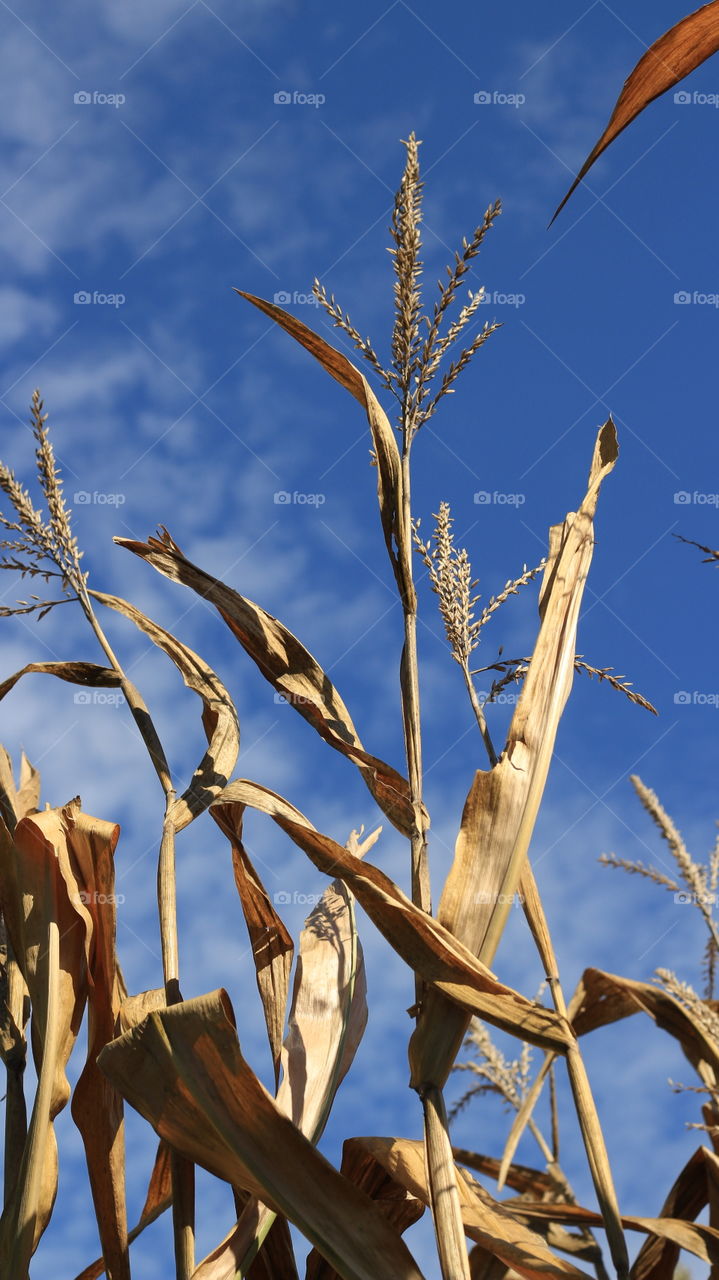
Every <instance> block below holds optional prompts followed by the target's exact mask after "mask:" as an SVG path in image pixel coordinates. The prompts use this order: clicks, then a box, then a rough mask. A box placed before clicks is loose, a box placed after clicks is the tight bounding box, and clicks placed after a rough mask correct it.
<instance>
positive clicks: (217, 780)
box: [90, 591, 240, 831]
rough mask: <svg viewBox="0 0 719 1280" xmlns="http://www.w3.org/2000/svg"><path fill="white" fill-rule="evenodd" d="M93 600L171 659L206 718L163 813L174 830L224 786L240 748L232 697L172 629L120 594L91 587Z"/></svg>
mask: <svg viewBox="0 0 719 1280" xmlns="http://www.w3.org/2000/svg"><path fill="white" fill-rule="evenodd" d="M90 594H91V595H92V597H93V599H94V600H97V601H98V602H99V603H100V604H104V605H106V606H107V608H108V609H114V610H115V611H116V612H117V613H121V614H122V615H123V617H125V618H129V619H130V621H131V622H134V623H135V626H136V627H138V628H139V630H140V631H142V632H143V633H144V634H145V635H146V636H148V637H149V638H150V640H152V642H153V644H156V645H157V647H158V648H159V649H162V651H163V653H166V654H167V656H168V658H171V659H172V661H173V662H174V664H175V666H176V667H177V670H178V671H179V673H180V675H181V676H182V679H183V680H184V682H185V684H186V685H187V687H188V689H192V690H193V691H194V692H195V693H197V694H199V696H200V698H201V699H202V702H203V707H204V719H205V723H211V725H212V731H211V741H210V743H209V746H208V749H207V751H206V752H205V754H204V756H203V758H202V760H201V761H200V763H199V765H198V766H197V768H196V769H195V772H194V774H193V777H192V781H191V782H190V785H189V787H188V788H187V790H186V791H185V792H184V794H183V795H181V796H179V797H178V798H177V800H175V802H174V804H173V805H172V808H171V809H170V812H169V814H168V818H169V820H170V821H171V823H172V825H173V826H174V829H175V831H182V829H183V827H186V826H188V824H189V823H190V822H192V820H193V818H196V817H198V815H199V814H201V813H204V811H205V809H206V808H207V807H208V805H209V804H211V802H212V800H213V799H214V798H215V796H217V795H218V794H219V792H220V791H221V790H222V788H223V787H224V786H225V784H226V782H227V779H228V778H229V777H230V774H231V773H232V770H233V769H234V767H235V763H236V761H237V756H238V753H239V749H240V727H239V724H238V720H237V712H236V710H235V707H234V704H233V702H232V699H231V697H230V695H229V693H228V692H227V690H226V689H225V686H224V685H223V684H222V682H221V681H220V679H219V677H218V676H216V675H215V672H214V671H213V670H212V668H211V667H208V665H207V663H206V662H204V661H203V659H202V658H201V657H200V656H199V655H198V654H196V653H195V652H194V651H193V650H192V649H190V648H189V647H188V646H187V645H186V644H183V643H182V642H181V641H180V640H178V639H177V638H176V637H175V636H173V635H172V634H171V632H169V631H166V630H165V629H164V627H161V626H159V625H158V623H156V622H153V621H152V619H151V618H148V617H146V615H145V614H144V613H141V611H140V610H139V609H136V608H135V606H134V605H132V604H130V603H129V601H127V600H122V599H121V598H120V597H119V596H110V595H106V594H105V593H104V592H102V591H92V592H90Z"/></svg>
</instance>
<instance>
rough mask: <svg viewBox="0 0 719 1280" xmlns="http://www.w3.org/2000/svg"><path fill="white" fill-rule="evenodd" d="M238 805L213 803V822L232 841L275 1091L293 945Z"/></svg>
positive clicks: (278, 1072) (277, 1081) (241, 809)
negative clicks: (251, 851)
mask: <svg viewBox="0 0 719 1280" xmlns="http://www.w3.org/2000/svg"><path fill="white" fill-rule="evenodd" d="M244 811H245V810H244V805H240V804H234V805H233V804H227V805H220V804H217V805H214V806H213V807H212V809H211V810H210V812H211V814H212V816H213V818H214V819H215V822H216V823H217V825H218V826H219V827H220V829H221V830H222V831H224V833H225V835H226V836H227V837H228V839H229V841H230V843H231V845H232V867H233V870H234V874H235V884H236V886H237V892H238V893H239V895H240V903H241V905H242V912H243V915H244V917H245V923H246V925H247V932H248V933H249V935H250V945H251V947H252V958H253V960H254V964H255V975H256V978H257V986H258V989H259V992H260V999H261V1000H262V1009H263V1012H264V1015H265V1024H266V1026H267V1036H268V1039H269V1042H270V1050H271V1052H272V1062H273V1065H274V1069H275V1089H276V1088H277V1085H278V1083H279V1078H280V1055H281V1053H282V1033H283V1031H284V1026H285V1011H286V1009H287V997H288V994H289V989H290V973H291V971H292V957H293V955H294V943H293V941H292V938H291V937H290V935H289V933H288V932H287V929H286V928H285V925H284V923H283V921H282V918H281V917H280V916H279V915H278V914H277V912H276V911H275V908H274V906H273V904H272V903H271V901H270V898H269V895H268V893H267V890H266V889H265V886H264V885H263V883H262V881H261V879H260V877H259V876H258V874H257V871H256V869H255V867H254V866H253V863H252V860H251V859H250V857H249V855H248V853H247V850H246V849H245V846H244V844H243V842H242V819H243V815H244Z"/></svg>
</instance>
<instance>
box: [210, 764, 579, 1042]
mask: <svg viewBox="0 0 719 1280" xmlns="http://www.w3.org/2000/svg"><path fill="white" fill-rule="evenodd" d="M228 801H232V802H235V801H240V802H241V803H243V804H247V805H248V806H249V807H251V808H253V809H258V810H259V811H260V812H263V813H266V814H268V815H269V817H271V818H272V819H273V820H274V821H275V822H276V823H277V824H278V826H280V827H282V829H283V831H286V832H287V834H288V835H289V836H290V838H291V839H292V840H293V841H294V842H295V844H297V845H298V846H299V847H300V848H301V849H303V850H304V852H305V853H306V854H307V856H308V857H309V858H310V860H311V861H312V862H313V863H314V864H315V866H316V867H318V868H319V870H320V871H323V872H324V873H325V874H326V875H330V876H337V875H338V876H339V877H340V879H341V880H343V882H344V883H345V884H346V885H347V888H348V889H350V890H351V891H352V893H353V894H354V895H355V897H356V898H357V900H358V902H360V903H361V904H362V906H363V907H364V909H365V911H366V912H367V914H368V915H369V916H370V918H371V919H372V920H373V921H374V923H375V925H376V926H377V928H378V929H379V930H380V932H381V933H382V934H384V936H385V938H386V939H387V941H388V942H389V944H390V946H392V947H393V948H394V950H395V951H397V952H398V954H399V955H401V956H402V959H403V960H405V962H406V963H407V964H408V965H409V966H410V968H411V969H412V970H413V971H415V972H417V973H419V974H420V975H421V977H422V978H423V980H424V981H425V982H427V983H429V984H430V985H432V986H435V987H437V989H438V990H439V991H440V992H443V993H444V994H445V995H446V996H447V997H448V999H449V1001H454V1002H456V1003H457V1004H458V1005H459V1006H460V1007H461V1009H463V1010H465V1011H466V1012H467V1013H469V1014H473V1013H474V1014H477V1015H478V1016H479V1017H482V1018H486V1019H487V1021H488V1022H491V1023H492V1024H493V1025H494V1026H497V1027H501V1028H502V1030H505V1031H509V1032H510V1033H511V1034H512V1035H515V1036H519V1037H520V1038H522V1039H524V1040H528V1041H530V1043H532V1044H538V1045H539V1046H540V1047H541V1048H550V1047H551V1048H553V1049H556V1050H557V1051H558V1052H560V1053H563V1052H566V1049H567V1047H568V1045H569V1044H571V1043H572V1036H571V1033H570V1032H569V1028H568V1024H567V1023H566V1021H565V1020H564V1019H563V1018H560V1017H558V1016H557V1015H556V1014H555V1013H554V1012H553V1011H551V1010H549V1009H545V1008H543V1007H542V1006H541V1005H539V1004H536V1003H535V1002H533V1001H531V1000H527V999H526V997H525V996H522V995H519V994H518V993H517V992H516V991H512V990H511V988H510V987H506V986H504V985H503V984H502V983H501V982H499V981H498V980H497V978H495V976H494V974H493V973H492V972H491V971H490V970H489V969H488V968H487V967H486V966H485V965H483V964H482V963H481V962H480V961H478V960H477V959H476V958H475V957H474V956H473V955H472V953H471V952H470V951H468V950H467V948H466V947H465V946H463V945H462V943H461V942H459V941H458V939H456V938H454V937H453V935H452V934H450V933H449V931H448V930H447V929H445V928H444V927H443V926H442V925H441V924H440V923H439V922H438V921H437V920H434V919H433V918H432V916H428V915H427V914H426V913H425V912H424V911H421V910H420V909H419V908H418V907H416V906H415V905H414V904H413V903H412V902H410V900H409V898H407V897H406V896H405V894H403V893H402V891H401V890H400V889H399V888H398V887H397V885H396V884H394V882H393V881H392V880H390V878H389V876H386V875H385V874H384V872H383V871H380V869H379V868H378V867H375V866H373V865H372V864H371V863H369V862H367V861H366V860H362V859H360V858H358V857H357V856H356V855H355V854H353V853H351V852H350V851H349V850H348V849H343V848H342V846H341V845H340V844H337V842H336V841H334V840H332V839H330V838H329V836H325V835H322V834H320V832H319V831H316V830H315V828H314V827H313V826H312V824H311V823H310V822H309V821H308V819H307V818H305V817H304V815H303V814H301V813H300V812H299V810H298V809H295V808H294V806H293V805H291V804H289V803H288V802H287V801H286V800H283V799H282V798H281V797H280V796H278V795H275V793H274V792H272V791H269V790H268V789H267V788H266V787H261V786H260V785H259V784H258V783H255V782H248V781H247V780H245V779H242V780H236V781H234V782H231V783H230V785H229V786H228V787H227V788H226V789H225V791H224V792H223V794H222V796H221V797H220V802H221V803H227V802H228ZM450 1007H451V1005H450Z"/></svg>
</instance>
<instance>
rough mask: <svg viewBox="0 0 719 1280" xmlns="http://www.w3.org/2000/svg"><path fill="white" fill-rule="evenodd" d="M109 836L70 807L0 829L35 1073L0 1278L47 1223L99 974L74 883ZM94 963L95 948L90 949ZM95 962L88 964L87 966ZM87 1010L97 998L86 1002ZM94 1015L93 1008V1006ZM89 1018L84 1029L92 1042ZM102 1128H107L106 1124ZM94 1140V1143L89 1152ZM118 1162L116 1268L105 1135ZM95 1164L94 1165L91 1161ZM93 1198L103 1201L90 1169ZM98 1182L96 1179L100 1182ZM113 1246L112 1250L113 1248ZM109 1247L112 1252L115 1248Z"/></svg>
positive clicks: (3, 878) (81, 895) (1, 891)
mask: <svg viewBox="0 0 719 1280" xmlns="http://www.w3.org/2000/svg"><path fill="white" fill-rule="evenodd" d="M117 836H118V828H117V827H115V826H114V825H113V824H111V823H102V822H99V821H98V820H97V819H92V818H89V817H87V816H86V815H83V814H81V812H80V809H79V804H78V802H77V801H74V802H72V803H71V804H69V805H67V806H66V807H65V809H63V810H58V809H54V810H52V809H50V810H46V811H44V812H43V813H38V814H34V815H32V816H27V817H25V818H23V819H22V821H21V822H19V823H18V825H17V827H16V829H15V832H14V837H12V836H11V835H10V833H9V832H8V830H7V828H6V827H5V825H4V823H3V824H2V826H0V900H1V901H2V911H3V916H4V918H5V921H6V924H7V929H8V934H9V937H10V941H11V944H12V948H13V952H14V954H15V956H16V959H17V962H18V965H19V967H20V969H21V972H22V975H23V978H24V980H25V983H26V985H27V989H28V992H29V995H30V999H31V1003H32V1011H33V1014H32V1016H33V1051H34V1055H35V1061H36V1067H37V1072H38V1087H37V1092H36V1095H35V1104H34V1107H33V1114H32V1118H31V1122H30V1128H29V1131H28V1135H27V1141H26V1144H25V1149H24V1153H23V1157H22V1161H21V1164H20V1169H19V1173H18V1176H17V1182H16V1186H15V1191H14V1194H13V1196H12V1198H11V1200H10V1201H9V1203H8V1204H7V1205H6V1208H5V1211H4V1213H3V1217H2V1220H1V1222H0V1260H1V1261H2V1263H3V1267H2V1270H3V1273H4V1274H7V1275H12V1276H17V1277H18V1280H21V1278H22V1277H24V1276H25V1275H26V1274H27V1268H28V1265H29V1261H30V1257H31V1256H32V1253H33V1252H34V1250H35V1248H36V1247H37V1244H38V1241H39V1239H40V1236H41V1235H42V1232H43V1231H44V1229H45V1227H46V1226H47V1222H48V1220H49V1217H50V1214H51V1212H52V1206H53V1203H54V1199H55V1193H56V1189H57V1145H56V1141H55V1134H54V1127H53V1122H54V1120H55V1117H56V1116H57V1114H58V1113H59V1112H60V1111H61V1110H62V1108H63V1107H64V1106H65V1105H66V1104H67V1101H68V1099H69V1096H70V1086H69V1084H68V1081H67V1078H66V1075H65V1070H66V1066H67V1062H68V1060H69V1057H70V1054H71V1052H72V1048H73V1045H74V1043H75V1040H76V1037H77V1034H78V1030H79V1027H80V1023H81V1021H82V1016H83V1012H84V1008H85V1003H86V1000H87V998H88V991H89V989H90V986H91V984H92V982H93V981H94V978H95V974H94V973H93V969H95V970H96V972H97V977H98V980H100V981H101V980H102V978H103V971H102V965H101V963H100V962H99V960H97V956H98V952H97V951H96V950H94V949H93V935H94V931H95V919H94V917H93V913H92V911H91V910H90V909H89V906H88V905H87V902H86V899H87V898H88V897H89V891H88V887H87V885H86V884H85V882H84V880H83V875H84V874H85V873H86V871H87V868H88V862H89V863H90V865H91V864H92V853H91V846H94V847H95V848H96V849H97V850H101V854H102V857H103V858H105V857H107V858H111V854H112V850H113V849H114V847H115V843H116V841H117ZM98 945H99V947H100V949H101V951H102V953H103V955H104V946H103V943H102V941H101V940H100V942H99V943H98ZM96 961H97V963H96ZM93 998H94V999H95V1001H96V1002H102V1000H103V999H104V997H103V996H102V995H101V994H99V993H97V992H96V993H94V997H93ZM96 1008H97V1004H96ZM97 1026H98V1023H97V1019H96V1021H95V1024H94V1029H95V1032H96V1033H97ZM110 1123H111V1124H112V1121H111V1122H110ZM104 1136H105V1135H104V1134H100V1135H98V1150H99V1149H100V1148H101V1147H102V1144H103V1141H104ZM114 1142H115V1149H116V1152H117V1155H118V1157H119V1163H114V1164H113V1167H112V1170H111V1171H110V1170H108V1173H109V1180H110V1182H111V1183H112V1185H113V1190H112V1194H111V1201H112V1204H113V1210H112V1214H113V1217H112V1221H108V1227H107V1231H108V1236H107V1241H105V1240H103V1245H105V1244H107V1247H108V1250H110V1251H111V1252H112V1250H113V1249H114V1250H115V1251H114V1254H113V1260H115V1259H117V1262H118V1270H117V1274H118V1276H123V1275H124V1274H129V1272H125V1271H124V1270H123V1269H122V1264H121V1262H120V1260H121V1258H122V1256H123V1244H122V1239H123V1226H122V1222H123V1213H124V1185H123V1182H122V1175H121V1173H120V1171H119V1170H120V1166H121V1157H122V1135H121V1130H120V1129H119V1127H117V1128H116V1130H115V1137H114ZM100 1158H101V1159H102V1157H100ZM89 1171H90V1177H91V1182H92V1183H93V1191H97V1192H98V1193H99V1194H101V1195H103V1197H104V1194H105V1192H104V1190H102V1189H101V1187H100V1183H99V1182H98V1180H97V1178H96V1176H95V1175H96V1174H97V1165H96V1164H95V1162H94V1161H92V1162H90V1167H89ZM101 1180H102V1176H101ZM113 1238H114V1241H115V1244H113ZM115 1245H116V1246H117V1247H116V1248H115Z"/></svg>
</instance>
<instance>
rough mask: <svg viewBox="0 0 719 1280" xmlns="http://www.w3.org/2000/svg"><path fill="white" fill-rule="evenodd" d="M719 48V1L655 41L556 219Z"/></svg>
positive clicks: (618, 102)
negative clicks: (623, 140)
mask: <svg viewBox="0 0 719 1280" xmlns="http://www.w3.org/2000/svg"><path fill="white" fill-rule="evenodd" d="M718 49H719V0H712V2H711V3H710V4H705V5H703V7H702V8H701V9H697V10H696V12H695V13H691V14H690V15H689V17H687V18H682V20H681V22H678V23H677V24H676V26H674V27H672V28H671V30H670V31H667V32H665V33H664V35H663V36H660V38H659V39H658V40H655V42H654V44H652V45H651V46H650V48H649V49H647V52H646V53H645V54H644V56H643V57H642V58H640V60H639V62H638V63H637V65H636V67H635V68H634V70H633V71H632V73H631V75H630V76H629V77H628V79H627V80H626V81H625V84H624V88H623V89H622V92H621V93H620V95H619V99H618V101H617V104H616V106H615V108H614V111H613V112H612V116H611V119H610V121H609V124H608V125H607V127H606V129H605V130H604V133H603V134H602V136H601V138H600V139H599V141H598V142H597V144H596V146H595V147H594V149H593V150H592V151H591V152H590V154H589V155H588V157H587V159H586V160H585V162H584V164H583V165H582V168H581V169H580V171H579V173H578V175H577V177H576V178H575V179H574V182H573V183H572V185H571V187H570V188H569V191H568V192H567V194H566V196H565V197H564V199H563V200H562V203H561V204H560V205H559V208H558V209H557V211H556V213H555V214H554V217H553V218H552V222H554V218H556V217H557V215H558V214H559V213H560V212H561V210H562V209H563V208H564V206H565V204H566V203H567V201H568V200H569V197H570V196H571V195H572V194H573V192H574V191H576V189H577V187H578V186H579V183H580V182H581V181H582V179H583V178H584V177H585V176H586V174H587V173H588V172H589V170H590V169H591V167H592V165H593V164H594V162H595V160H598V159H599V156H600V155H601V154H602V152H603V151H606V149H607V147H608V146H609V145H610V143H612V142H613V141H614V139H615V138H616V137H618V136H619V134H620V133H622V131H623V130H624V129H626V128H627V126H628V125H630V124H631V123H632V121H633V120H636V118H637V116H638V115H640V113H641V112H642V111H643V110H644V108H645V107H647V106H648V105H649V103H650V102H653V101H654V99H655V98H658V97H660V96H661V94H663V93H666V91H667V89H672V88H673V87H674V85H675V84H679V81H680V80H683V79H684V77H685V76H688V75H689V73H690V72H691V71H694V70H696V68H697V67H698V66H700V65H701V64H702V62H705V61H706V59H707V58H710V57H711V56H712V54H714V53H716V52H717V50H718Z"/></svg>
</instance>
